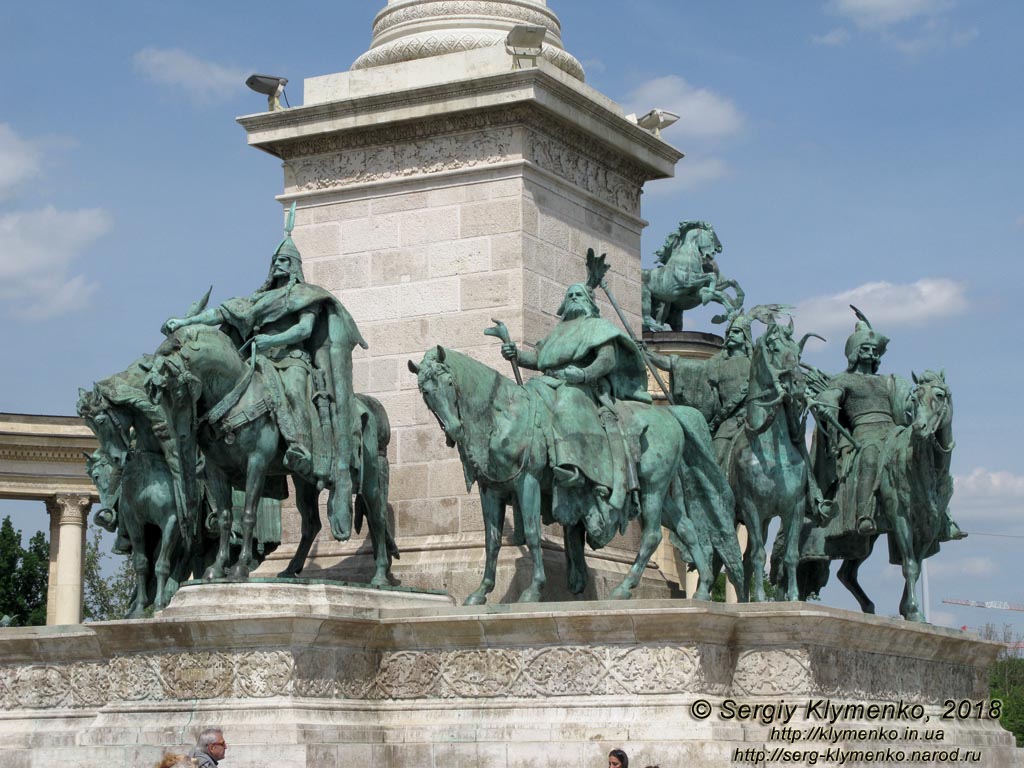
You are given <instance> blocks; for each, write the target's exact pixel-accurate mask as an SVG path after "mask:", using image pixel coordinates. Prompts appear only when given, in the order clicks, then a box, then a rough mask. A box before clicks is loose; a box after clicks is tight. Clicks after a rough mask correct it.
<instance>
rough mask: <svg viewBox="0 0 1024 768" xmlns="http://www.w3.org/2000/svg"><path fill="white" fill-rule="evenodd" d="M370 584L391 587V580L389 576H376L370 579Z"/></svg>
mask: <svg viewBox="0 0 1024 768" xmlns="http://www.w3.org/2000/svg"><path fill="white" fill-rule="evenodd" d="M370 586H371V587H390V586H391V582H390V581H388V577H387V576H374V577H373V578H372V579H370Z"/></svg>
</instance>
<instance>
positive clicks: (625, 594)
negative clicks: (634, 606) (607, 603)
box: [608, 586, 633, 600]
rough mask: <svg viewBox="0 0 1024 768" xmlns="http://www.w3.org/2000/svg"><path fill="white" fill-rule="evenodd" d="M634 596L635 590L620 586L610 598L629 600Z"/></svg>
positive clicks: (613, 591)
mask: <svg viewBox="0 0 1024 768" xmlns="http://www.w3.org/2000/svg"><path fill="white" fill-rule="evenodd" d="M631 597H633V590H632V589H629V588H628V587H623V586H618V587H616V588H615V589H613V590H612V593H611V594H610V595H608V599H609V600H629V599H630V598H631Z"/></svg>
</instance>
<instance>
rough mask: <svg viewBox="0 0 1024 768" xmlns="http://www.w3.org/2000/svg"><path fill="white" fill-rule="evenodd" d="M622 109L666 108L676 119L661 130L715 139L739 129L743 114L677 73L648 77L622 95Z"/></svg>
mask: <svg viewBox="0 0 1024 768" xmlns="http://www.w3.org/2000/svg"><path fill="white" fill-rule="evenodd" d="M624 107H625V109H626V112H627V113H628V112H634V113H636V114H638V115H642V114H645V113H646V112H649V111H650V110H651V109H654V108H658V109H666V110H668V111H669V112H675V113H676V114H677V115H679V122H677V123H676V124H675V125H673V126H671V127H669V128H666V129H665V130H664V131H663V133H665V134H666V135H668V134H671V135H674V136H676V137H685V138H689V139H717V138H723V137H727V136H733V135H735V134H738V133H739V132H740V131H742V130H743V115H742V114H741V113H740V111H739V109H738V108H737V107H736V105H735V104H733V102H732V101H731V100H730V99H728V98H726V97H724V96H720V95H718V94H717V93H715V92H714V91H711V90H708V89H706V88H695V87H694V86H692V85H690V84H689V83H688V82H686V81H685V80H684V79H683V78H681V77H679V76H678V75H667V76H665V77H658V78H655V79H654V80H649V81H647V82H646V83H643V84H642V85H640V86H639V87H637V88H635V89H634V90H633V91H632V92H631V93H630V94H629V96H628V97H627V98H626V103H625V105H624Z"/></svg>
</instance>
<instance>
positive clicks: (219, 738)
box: [196, 728, 228, 761]
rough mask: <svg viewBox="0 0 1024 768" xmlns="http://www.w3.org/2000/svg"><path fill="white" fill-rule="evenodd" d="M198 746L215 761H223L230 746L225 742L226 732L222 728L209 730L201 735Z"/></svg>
mask: <svg viewBox="0 0 1024 768" xmlns="http://www.w3.org/2000/svg"><path fill="white" fill-rule="evenodd" d="M196 746H197V747H198V748H199V749H201V750H202V751H203V752H205V753H206V754H208V755H209V756H210V757H212V758H213V759H214V760H218V761H219V760H221V759H223V757H224V751H225V750H226V749H227V747H228V745H227V743H226V742H225V741H224V731H222V730H221V729H220V728H207V729H206V730H204V731H203V732H202V733H200V734H199V740H198V741H196Z"/></svg>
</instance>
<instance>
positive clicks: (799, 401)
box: [748, 319, 807, 438]
mask: <svg viewBox="0 0 1024 768" xmlns="http://www.w3.org/2000/svg"><path fill="white" fill-rule="evenodd" d="M801 349H802V342H797V341H795V340H794V339H793V321H792V319H790V322H789V323H788V324H787V325H779V324H778V323H777V322H775V321H774V320H772V322H770V323H769V325H768V329H767V330H766V331H765V332H764V333H762V334H761V335H760V336H759V337H758V339H757V342H756V343H755V344H754V353H753V355H751V359H750V387H749V389H750V392H751V394H750V395H749V400H748V409H759V410H761V411H762V414H761V418H756V417H753V415H752V414H751V413H750V412H749V410H748V421H750V422H751V423H752V424H753V425H756V424H760V425H761V426H760V427H757V428H755V432H761V431H764V429H767V428H768V427H769V426H770V425H771V423H772V421H773V419H772V417H771V416H770V415H768V414H766V413H764V412H768V411H771V412H773V411H774V410H775V409H777V408H780V407H781V408H783V410H784V412H785V414H786V423H787V426H788V429H789V432H790V435H791V436H792V437H794V438H795V437H796V435H798V434H802V431H803V429H802V426H801V424H802V422H803V418H804V414H805V413H806V410H807V395H806V380H805V376H804V373H803V371H802V370H801V368H800V352H801Z"/></svg>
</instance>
